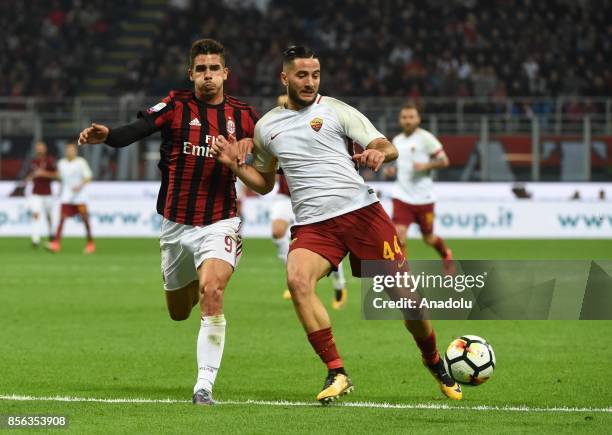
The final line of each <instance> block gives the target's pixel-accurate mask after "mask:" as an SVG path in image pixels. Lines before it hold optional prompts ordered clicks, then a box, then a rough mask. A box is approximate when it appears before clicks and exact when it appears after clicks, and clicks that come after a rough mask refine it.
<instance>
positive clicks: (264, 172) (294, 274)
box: [212, 46, 462, 403]
mask: <svg viewBox="0 0 612 435" xmlns="http://www.w3.org/2000/svg"><path fill="white" fill-rule="evenodd" d="M320 75H321V68H320V64H319V60H318V58H317V56H316V55H315V54H314V52H312V51H311V50H310V49H308V48H306V47H303V46H292V47H289V48H288V49H286V50H285V51H284V52H283V71H282V73H281V80H282V83H283V85H284V86H285V87H286V88H287V94H288V96H289V98H288V101H287V104H286V106H284V107H276V108H274V109H272V110H271V111H270V112H268V113H267V114H266V115H265V116H264V117H262V118H261V119H260V120H259V121H258V122H257V125H256V126H255V136H254V138H253V141H254V148H253V153H254V161H253V166H250V165H244V164H240V162H242V161H244V156H243V155H242V153H244V150H243V149H242V148H241V147H240V146H239V145H238V144H237V142H236V140H235V138H234V137H233V136H229V138H228V139H227V140H226V139H225V138H222V137H220V138H219V139H218V140H217V142H216V143H215V145H213V146H212V149H213V154H214V155H215V156H216V158H217V159H218V161H220V162H221V163H223V164H225V165H226V166H228V167H229V168H230V169H231V170H232V171H233V172H234V173H235V174H236V175H237V176H238V177H240V178H241V179H242V180H243V181H244V183H245V184H246V185H248V186H249V187H251V188H252V189H253V190H255V191H256V192H258V193H260V194H266V193H268V192H270V191H271V190H272V189H273V188H274V182H275V172H276V167H277V165H278V164H280V166H281V167H282V168H283V171H284V173H285V176H286V177H287V182H288V185H289V190H290V192H291V202H292V205H293V211H294V212H295V217H296V225H294V226H293V227H292V228H291V233H292V242H291V245H290V248H289V256H288V259H287V284H288V285H289V289H290V290H291V295H292V301H293V304H294V307H295V310H296V312H297V315H298V318H299V320H300V322H301V323H302V326H303V327H304V329H305V331H306V333H307V336H308V341H309V342H310V344H311V345H312V347H313V348H314V350H315V352H316V353H317V354H318V355H319V357H320V358H321V360H322V361H323V363H324V364H325V365H326V366H327V370H328V374H327V377H326V380H325V384H324V386H323V389H322V390H321V392H320V393H319V394H318V395H317V400H319V401H320V402H321V403H329V402H331V401H334V400H336V399H337V398H339V397H340V396H342V395H343V394H346V393H348V392H350V391H352V389H353V384H352V382H351V380H350V378H349V377H348V374H347V372H346V370H345V368H344V363H343V361H342V359H341V358H340V355H339V353H338V350H337V348H336V343H335V341H334V337H333V334H332V330H331V322H330V319H329V315H328V313H327V310H326V309H325V307H324V305H323V304H322V303H321V301H320V299H319V298H318V297H317V294H316V292H315V288H316V284H317V281H318V280H319V279H321V278H322V277H324V276H326V275H327V274H329V272H330V271H331V270H334V269H336V268H337V266H338V264H339V263H340V260H342V258H344V256H345V255H346V254H350V256H349V258H350V263H351V269H352V271H353V275H355V276H361V261H362V260H386V262H385V267H388V268H389V269H392V270H395V271H406V270H407V268H406V261H405V257H404V253H403V251H402V250H401V249H400V247H399V245H398V242H397V234H396V232H395V226H394V225H393V223H392V222H391V219H390V218H389V216H388V215H387V214H386V212H385V211H384V209H383V208H382V206H381V204H380V202H379V201H378V198H377V197H376V193H375V192H374V189H371V188H370V187H369V186H368V185H367V184H365V182H364V180H363V178H361V176H360V175H359V173H358V172H357V170H356V167H355V166H354V163H355V162H357V163H359V164H361V165H364V166H367V167H369V168H370V169H373V170H375V171H377V170H379V169H380V167H381V166H382V164H383V163H384V162H389V161H392V160H395V159H396V158H397V155H398V154H397V150H396V148H395V146H394V145H393V144H392V143H391V142H389V140H387V139H386V138H385V137H384V136H383V135H382V134H381V133H380V132H379V131H378V130H377V129H376V128H375V127H374V126H373V125H372V123H371V122H370V121H369V120H368V119H367V118H366V117H365V116H364V115H362V114H361V113H360V112H359V111H357V110H356V109H354V108H353V107H351V106H349V105H347V104H345V103H343V102H341V101H339V100H336V99H334V98H330V97H326V96H323V95H320V94H319V93H318V90H319V84H320ZM353 141H354V142H357V143H359V144H367V147H366V148H365V150H364V151H363V152H362V153H360V154H355V155H352V154H353V153H352V147H353V145H352V144H353ZM404 324H405V326H406V328H407V329H408V330H409V331H410V332H411V334H412V336H413V337H414V339H415V341H416V344H417V346H418V347H419V349H420V350H421V356H422V358H423V362H424V364H425V365H426V367H427V368H428V369H429V370H430V372H431V373H432V375H433V376H434V378H435V379H436V381H437V383H438V385H439V387H440V389H441V391H442V392H443V393H444V394H445V395H446V396H447V397H450V398H452V399H461V397H462V392H461V387H460V386H459V385H458V384H457V383H456V382H455V381H454V380H453V379H452V378H451V377H450V376H449V375H448V373H447V371H446V369H445V368H444V364H443V361H442V358H440V355H439V354H438V351H437V347H436V336H435V333H434V331H433V328H432V325H431V322H430V321H428V320H423V319H422V318H421V320H406V321H405V322H404Z"/></svg>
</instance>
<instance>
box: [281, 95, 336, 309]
mask: <svg viewBox="0 0 612 435" xmlns="http://www.w3.org/2000/svg"><path fill="white" fill-rule="evenodd" d="M285 104H287V95H281V96H279V97H278V100H277V105H278V106H285ZM277 178H278V190H277V191H276V195H275V196H274V200H273V202H272V208H271V210H270V219H271V220H272V240H273V241H274V244H275V245H276V256H277V257H278V258H279V259H280V260H281V261H282V262H283V263H284V264H286V263H287V254H288V253H289V241H290V239H291V237H290V232H289V227H290V226H291V225H292V224H293V223H294V222H295V216H294V215H293V209H292V208H291V194H290V193H289V186H288V185H287V179H286V178H285V175H284V174H283V170H282V169H281V168H279V171H278V177H277ZM331 276H332V282H333V286H334V298H333V300H332V308H333V309H334V310H340V309H342V308H344V307H345V306H346V298H347V292H346V279H345V278H344V269H343V267H342V262H340V264H339V265H338V270H337V271H333V272H332V273H331ZM283 299H285V300H290V299H291V292H290V291H289V289H287V290H285V291H284V292H283Z"/></svg>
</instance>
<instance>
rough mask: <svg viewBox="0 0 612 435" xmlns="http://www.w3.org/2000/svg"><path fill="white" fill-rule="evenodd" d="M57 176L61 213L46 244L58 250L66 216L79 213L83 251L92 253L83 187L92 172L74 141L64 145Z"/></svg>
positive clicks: (90, 177)
mask: <svg viewBox="0 0 612 435" xmlns="http://www.w3.org/2000/svg"><path fill="white" fill-rule="evenodd" d="M57 177H58V178H59V180H60V182H61V184H62V193H61V194H60V202H61V214H60V222H59V225H58V226H57V232H56V235H55V239H54V240H53V241H52V242H50V243H49V244H48V245H47V249H49V251H51V252H59V251H60V249H61V239H62V230H63V228H64V222H65V221H66V218H69V217H73V216H76V215H79V216H80V218H81V220H82V221H83V224H84V225H85V231H86V235H87V244H86V245H85V249H84V251H83V253H85V254H93V253H94V252H95V251H96V245H95V244H94V241H93V238H92V236H91V225H90V224H89V216H88V214H87V205H86V201H87V196H86V193H85V192H84V189H83V188H84V187H85V185H86V184H87V183H89V182H90V181H91V179H92V172H91V168H90V167H89V164H88V163H87V161H86V160H85V159H84V158H83V157H79V155H78V148H77V146H76V144H74V143H68V144H66V146H65V147H64V158H63V159H61V160H60V161H59V163H58V164H57Z"/></svg>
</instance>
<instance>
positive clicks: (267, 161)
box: [253, 123, 278, 172]
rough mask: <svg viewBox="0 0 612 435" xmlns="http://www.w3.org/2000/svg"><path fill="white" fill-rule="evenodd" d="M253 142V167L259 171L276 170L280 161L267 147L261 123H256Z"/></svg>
mask: <svg viewBox="0 0 612 435" xmlns="http://www.w3.org/2000/svg"><path fill="white" fill-rule="evenodd" d="M253 144H254V146H253V167H254V168H255V169H257V170H258V171H259V172H275V171H276V167H277V165H278V161H277V159H276V157H274V156H273V155H272V153H271V152H270V151H269V150H268V149H267V148H266V146H265V143H264V139H263V138H262V135H261V124H259V123H258V124H256V125H255V133H254V135H253Z"/></svg>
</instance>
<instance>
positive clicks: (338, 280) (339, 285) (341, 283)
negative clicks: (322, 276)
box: [332, 262, 346, 290]
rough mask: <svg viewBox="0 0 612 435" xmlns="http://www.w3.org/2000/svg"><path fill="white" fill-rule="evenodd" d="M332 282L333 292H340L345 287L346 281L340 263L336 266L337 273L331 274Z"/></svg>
mask: <svg viewBox="0 0 612 435" xmlns="http://www.w3.org/2000/svg"><path fill="white" fill-rule="evenodd" d="M332 281H333V283H334V289H335V290H342V289H343V288H344V287H346V279H344V269H342V262H340V264H339V265H338V271H337V272H332Z"/></svg>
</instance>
